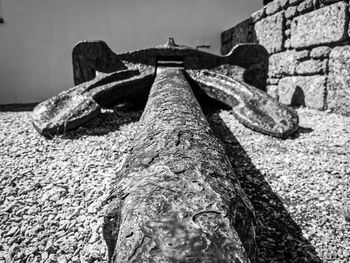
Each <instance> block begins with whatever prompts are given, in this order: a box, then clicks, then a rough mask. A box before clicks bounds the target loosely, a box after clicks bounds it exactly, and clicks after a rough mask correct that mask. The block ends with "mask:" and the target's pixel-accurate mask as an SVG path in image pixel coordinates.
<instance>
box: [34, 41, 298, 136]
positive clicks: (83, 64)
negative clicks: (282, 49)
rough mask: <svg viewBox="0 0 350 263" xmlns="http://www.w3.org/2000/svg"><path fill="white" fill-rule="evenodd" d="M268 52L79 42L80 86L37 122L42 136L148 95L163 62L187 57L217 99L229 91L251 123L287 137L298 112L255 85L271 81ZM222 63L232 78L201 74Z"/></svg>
mask: <svg viewBox="0 0 350 263" xmlns="http://www.w3.org/2000/svg"><path fill="white" fill-rule="evenodd" d="M267 55H268V54H267V52H266V50H265V49H264V48H263V47H261V46H259V45H256V44H246V45H238V46H236V47H235V48H233V49H232V51H231V52H230V53H229V54H228V55H227V56H223V57H220V56H216V55H213V54H209V53H205V52H202V51H199V50H195V49H192V48H189V47H185V46H180V45H176V44H175V43H174V41H169V43H167V44H166V45H163V46H160V47H156V48H149V49H144V50H137V51H132V52H127V53H122V54H115V53H113V52H112V51H111V50H110V48H109V47H108V46H107V44H106V43H104V42H103V41H96V42H80V43H78V44H77V46H76V47H75V48H74V50H73V69H74V80H75V83H76V84H79V85H77V86H76V87H74V88H72V89H70V90H68V91H64V92H62V93H61V94H59V95H57V96H56V97H54V98H51V99H49V100H47V101H45V102H43V103H41V104H39V105H38V106H37V107H36V108H35V109H34V111H33V123H34V126H35V127H36V128H37V130H38V131H39V132H40V133H42V134H43V135H50V134H55V133H62V132H64V131H65V130H68V129H72V128H75V127H77V126H79V125H80V124H82V123H83V122H85V121H87V120H89V119H91V118H92V117H94V116H95V115H97V114H98V113H99V109H100V107H101V106H102V107H104V106H113V105H114V104H116V103H117V102H120V100H122V99H123V98H126V97H128V96H131V95H135V94H139V93H143V94H147V92H148V91H149V89H150V86H151V84H152V82H153V79H154V77H155V71H156V68H157V66H158V61H160V60H177V61H182V64H183V66H184V68H185V69H186V70H187V71H188V72H189V73H190V76H191V77H193V79H194V80H195V81H196V82H198V83H199V84H200V87H201V88H203V90H204V92H206V93H207V94H212V97H213V98H215V99H220V97H222V95H227V96H229V97H230V98H231V99H224V101H230V103H228V105H230V106H231V107H233V109H234V113H235V115H236V117H237V118H238V119H239V120H240V121H241V122H242V123H243V124H245V125H246V126H247V127H250V128H252V129H254V130H256V131H260V132H263V133H265V134H269V135H272V136H277V137H286V136H287V135H290V134H292V133H293V132H294V131H295V130H296V129H297V127H298V118H296V117H295V116H296V113H294V112H293V111H292V110H289V109H286V108H285V107H284V106H282V105H280V104H278V103H276V102H275V101H273V99H272V98H269V97H267V96H264V95H263V94H262V93H261V92H260V91H259V90H258V89H256V88H259V89H264V88H265V86H266V85H265V84H266V83H265V82H266V73H267V60H268V56H267ZM219 68H220V69H226V70H228V71H229V72H228V73H229V74H230V80H228V78H226V80H228V81H226V80H223V79H222V77H219V75H216V76H215V77H209V76H205V75H204V74H201V72H202V71H201V70H210V71H213V72H215V71H217V70H218V69H219ZM100 72H103V73H104V74H101V73H100ZM113 72H114V73H113ZM106 73H107V74H106ZM110 74H111V75H110ZM237 83H241V84H242V85H238V84H237ZM247 84H249V85H252V86H254V87H251V86H249V85H247ZM229 85H232V87H231V88H230V90H231V91H230V92H228V93H222V90H228V86H229ZM233 87H234V88H233ZM235 89H237V90H235ZM209 90H211V92H209ZM215 94H216V95H215ZM218 94H222V95H220V96H219V95H218ZM233 97H235V98H237V100H236V102H239V105H238V106H237V105H236V104H235V103H233V99H232V98H233ZM221 100H222V99H221ZM222 101H223V100H222ZM249 101H254V103H249ZM233 105H234V106H233ZM268 106H272V107H271V108H269V107H268ZM285 122H287V123H286V124H285Z"/></svg>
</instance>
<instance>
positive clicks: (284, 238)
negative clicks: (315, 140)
mask: <svg viewBox="0 0 350 263" xmlns="http://www.w3.org/2000/svg"><path fill="white" fill-rule="evenodd" d="M204 111H205V114H206V116H207V119H208V121H209V123H210V126H211V128H212V130H213V132H214V134H215V136H216V137H218V138H219V139H220V140H221V141H222V143H223V146H224V148H225V151H226V154H227V156H228V158H229V160H230V162H231V165H232V166H233V168H234V170H235V171H236V173H237V176H238V177H239V180H240V182H241V185H242V187H243V189H244V191H245V192H246V194H247V195H248V197H249V199H250V200H251V202H252V204H253V206H254V208H255V212H256V217H257V229H256V235H257V237H256V240H257V248H258V251H257V262H298V263H299V262H322V261H321V259H320V258H319V257H318V256H317V253H316V251H315V248H314V247H313V246H312V245H311V244H310V242H309V241H308V240H306V239H305V238H304V237H303V235H302V232H301V229H300V228H299V226H298V225H297V224H296V223H295V222H294V221H293V219H292V218H291V216H290V215H289V213H288V211H287V210H286V209H285V207H284V205H283V203H282V201H281V199H280V198H279V197H278V195H277V194H276V193H274V192H273V190H272V189H271V187H270V186H269V184H268V182H267V181H266V180H265V177H264V175H263V174H261V173H260V171H259V170H257V169H256V167H255V166H254V164H253V163H252V160H251V159H250V157H249V156H248V154H247V153H246V152H245V150H244V149H243V147H242V146H241V145H240V143H239V142H238V141H237V139H236V138H235V137H234V135H233V134H232V132H231V130H230V129H229V128H228V127H227V126H226V124H225V123H224V122H223V121H222V119H221V118H220V116H219V109H218V108H216V109H215V108H209V109H205V108H204ZM302 132H303V131H302ZM307 132H310V131H307Z"/></svg>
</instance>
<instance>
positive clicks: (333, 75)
mask: <svg viewBox="0 0 350 263" xmlns="http://www.w3.org/2000/svg"><path fill="white" fill-rule="evenodd" d="M327 87H328V90H327V104H328V108H329V109H331V110H334V111H337V112H340V113H343V114H345V115H348V116H350V46H342V47H335V48H333V50H332V51H331V53H330V54H329V76H328V84H327Z"/></svg>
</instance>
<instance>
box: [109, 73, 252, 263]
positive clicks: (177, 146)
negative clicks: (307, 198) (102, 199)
mask: <svg viewBox="0 0 350 263" xmlns="http://www.w3.org/2000/svg"><path fill="white" fill-rule="evenodd" d="M104 237H105V240H106V242H107V245H108V249H109V258H110V262H250V260H249V258H251V259H252V260H254V252H255V218H254V212H253V208H252V206H251V204H250V202H249V200H248V199H247V197H246V196H245V194H244V192H243V190H242V188H241V186H240V184H239V182H238V180H237V177H236V175H235V173H234V171H233V168H232V167H231V165H230V163H229V161H228V158H227V156H226V154H225V151H224V149H223V147H222V146H221V144H220V143H219V141H218V139H217V138H215V137H214V135H213V133H212V131H211V129H210V127H209V124H208V122H207V120H206V118H205V116H204V115H203V112H202V110H201V108H200V106H199V104H198V102H197V100H196V98H195V96H194V95H193V92H192V90H191V87H190V85H189V83H188V82H187V80H186V78H185V76H184V74H183V69H182V68H168V67H159V68H158V69H157V75H156V79H155V81H154V84H153V85H152V88H151V92H150V95H149V99H148V102H147V105H146V108H145V110H144V113H143V115H142V117H141V129H140V132H139V134H138V135H137V137H136V138H135V140H134V143H133V147H132V150H131V152H130V154H129V155H128V157H127V159H126V161H125V163H124V166H123V168H122V169H121V171H120V172H119V173H118V175H117V176H116V178H115V180H114V183H113V185H112V193H111V196H110V198H109V205H108V207H107V213H106V216H105V222H104Z"/></svg>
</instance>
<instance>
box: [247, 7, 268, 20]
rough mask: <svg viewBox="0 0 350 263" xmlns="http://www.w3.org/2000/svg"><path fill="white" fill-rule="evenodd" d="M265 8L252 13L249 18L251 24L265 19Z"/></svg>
mask: <svg viewBox="0 0 350 263" xmlns="http://www.w3.org/2000/svg"><path fill="white" fill-rule="evenodd" d="M265 15H266V13H265V8H261V9H259V10H258V11H256V12H254V13H253V14H252V15H251V16H250V19H251V20H252V22H253V23H256V22H258V21H259V20H261V19H263V18H264V17H265Z"/></svg>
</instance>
